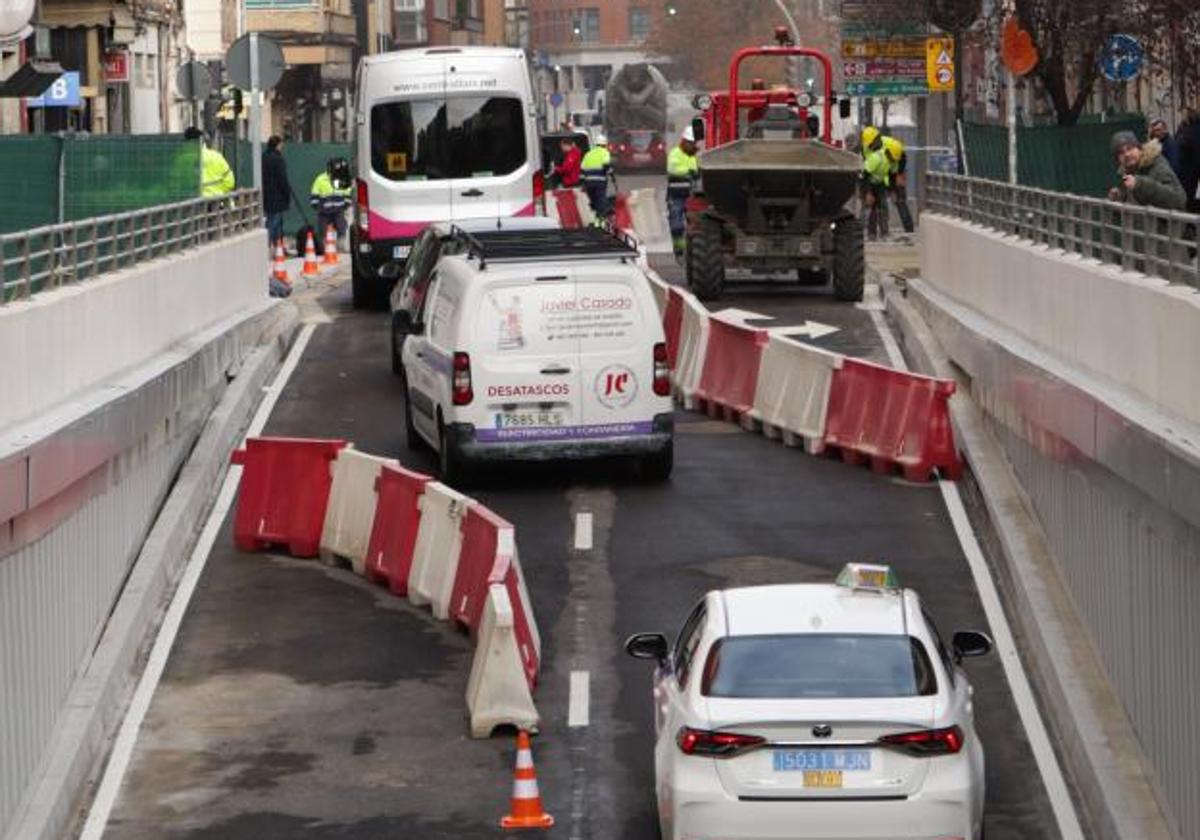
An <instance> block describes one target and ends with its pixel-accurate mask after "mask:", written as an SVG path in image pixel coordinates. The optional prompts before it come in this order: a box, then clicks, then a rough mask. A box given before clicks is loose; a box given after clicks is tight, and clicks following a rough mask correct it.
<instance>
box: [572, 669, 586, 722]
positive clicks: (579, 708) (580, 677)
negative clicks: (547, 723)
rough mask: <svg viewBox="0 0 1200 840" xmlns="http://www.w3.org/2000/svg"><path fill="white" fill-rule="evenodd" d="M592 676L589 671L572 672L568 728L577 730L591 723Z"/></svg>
mask: <svg viewBox="0 0 1200 840" xmlns="http://www.w3.org/2000/svg"><path fill="white" fill-rule="evenodd" d="M590 693H591V674H590V673H589V672H587V671H572V672H571V691H570V694H569V695H568V701H567V726H568V727H570V728H572V729H575V728H578V727H581V726H587V725H588V723H589V722H590V720H589V716H590V705H589V704H590V697H589V695H590Z"/></svg>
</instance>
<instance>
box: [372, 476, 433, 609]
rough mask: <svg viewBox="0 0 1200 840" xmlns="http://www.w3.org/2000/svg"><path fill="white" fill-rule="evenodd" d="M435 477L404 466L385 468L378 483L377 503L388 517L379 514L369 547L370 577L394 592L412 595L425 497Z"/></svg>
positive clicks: (376, 487)
mask: <svg viewBox="0 0 1200 840" xmlns="http://www.w3.org/2000/svg"><path fill="white" fill-rule="evenodd" d="M430 481H432V479H431V478H430V477H429V476H427V475H421V474H420V473H415V472H410V471H409V470H406V469H402V468H400V467H384V468H383V470H382V471H381V472H380V473H379V479H378V480H377V481H376V482H375V491H376V492H377V493H378V495H379V497H378V500H377V502H376V504H377V505H378V507H379V509H381V510H384V511H386V512H387V515H386V516H376V517H375V523H374V525H373V526H372V528H371V541H370V543H369V544H368V546H367V579H368V580H370V581H372V582H374V583H382V584H385V585H386V586H387V588H388V589H389V590H390V591H391V593H392V594H393V595H400V596H405V595H407V594H408V587H409V578H410V576H411V575H412V568H413V557H414V555H415V554H416V548H417V532H418V530H419V528H420V524H421V497H422V496H423V495H424V494H425V487H426V485H427V484H429V482H430Z"/></svg>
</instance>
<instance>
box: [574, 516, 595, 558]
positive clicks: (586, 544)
mask: <svg viewBox="0 0 1200 840" xmlns="http://www.w3.org/2000/svg"><path fill="white" fill-rule="evenodd" d="M575 550H576V551H591V550H592V514H591V513H590V512H589V511H581V512H580V513H577V514H575Z"/></svg>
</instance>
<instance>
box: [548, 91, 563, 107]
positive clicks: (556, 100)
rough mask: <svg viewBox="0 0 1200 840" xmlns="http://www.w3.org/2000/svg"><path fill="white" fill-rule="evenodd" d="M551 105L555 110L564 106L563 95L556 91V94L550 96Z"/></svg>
mask: <svg viewBox="0 0 1200 840" xmlns="http://www.w3.org/2000/svg"><path fill="white" fill-rule="evenodd" d="M550 104H551V105H553V106H554V107H555V108H557V107H558V106H559V105H562V104H563V95H562V94H561V93H559V92H558V91H554V93H552V94H550Z"/></svg>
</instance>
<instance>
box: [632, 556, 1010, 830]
mask: <svg viewBox="0 0 1200 840" xmlns="http://www.w3.org/2000/svg"><path fill="white" fill-rule="evenodd" d="M991 647H992V642H991V639H989V638H988V637H987V636H986V635H984V634H983V633H979V632H976V631H960V632H958V633H955V634H954V637H953V639H952V640H951V641H950V644H949V645H947V644H945V643H944V642H943V640H942V637H941V636H940V635H939V633H938V631H937V628H936V627H935V626H934V623H933V621H932V619H931V618H930V616H929V614H928V613H927V612H926V611H925V610H924V609H922V607H921V601H920V598H919V597H918V596H917V594H916V593H915V592H913V591H912V590H910V589H902V588H900V587H899V586H898V585H897V584H896V579H895V575H894V573H893V572H892V570H891V569H890V568H889V567H888V566H882V565H873V564H862V563H851V564H848V565H847V566H846V567H845V569H843V570H842V572H841V574H840V575H839V576H838V579H837V582H836V583H833V584H794V585H780V586H757V587H747V588H740V589H726V590H718V591H713V592H709V593H708V594H707V595H706V596H705V597H704V599H703V600H702V601H701V602H700V603H699V604H698V605H696V607H695V609H693V610H692V612H691V614H690V615H689V616H688V618H687V620H686V621H685V622H684V624H683V628H682V630H680V632H679V636H678V638H677V639H676V640H675V643H674V645H670V644H669V643H668V641H667V638H666V637H665V636H664V635H662V634H661V633H642V634H638V635H635V636H633V637H631V638H630V639H629V640H628V641H627V642H626V644H625V649H626V651H627V652H628V653H629V654H630V655H632V656H634V657H637V658H640V659H653V660H655V661H656V662H657V663H658V668H657V670H656V672H655V677H654V725H655V733H656V739H655V747H654V764H655V780H656V788H657V795H658V813H659V822H660V825H661V827H662V836H663V838H664V840H684V839H685V838H686V840H737V838H779V839H780V840H782V838H888V840H899V838H906V839H907V838H921V840H951V838H956V840H978V838H980V837H981V833H982V830H983V802H984V775H983V767H984V757H983V745H982V744H981V743H980V740H979V736H978V734H977V733H976V732H975V723H974V717H973V708H972V703H973V701H972V689H971V685H970V683H969V682H968V681H967V678H966V675H965V674H964V673H963V671H962V669H961V667H960V663H961V661H962V660H963V659H964V658H966V657H971V656H982V655H984V654H986V653H988V652H989V651H990V650H991Z"/></svg>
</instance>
